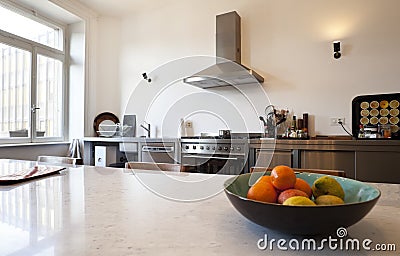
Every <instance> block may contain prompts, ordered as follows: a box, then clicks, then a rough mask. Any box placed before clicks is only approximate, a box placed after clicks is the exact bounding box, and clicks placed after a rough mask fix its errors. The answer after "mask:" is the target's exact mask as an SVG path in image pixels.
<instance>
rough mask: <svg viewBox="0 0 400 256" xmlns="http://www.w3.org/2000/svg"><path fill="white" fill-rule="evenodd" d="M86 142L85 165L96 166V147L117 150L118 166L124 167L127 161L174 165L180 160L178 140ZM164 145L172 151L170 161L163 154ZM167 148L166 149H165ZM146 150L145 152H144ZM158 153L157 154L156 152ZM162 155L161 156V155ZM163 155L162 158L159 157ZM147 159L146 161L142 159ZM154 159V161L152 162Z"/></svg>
mask: <svg viewBox="0 0 400 256" xmlns="http://www.w3.org/2000/svg"><path fill="white" fill-rule="evenodd" d="M83 142H84V155H83V164H84V165H94V164H95V147H96V146H105V147H112V148H113V149H115V150H112V151H115V159H116V163H117V164H121V165H123V163H125V162H126V161H139V162H140V161H144V160H148V161H156V162H167V163H174V162H177V161H175V160H179V151H180V150H179V149H180V147H179V141H178V139H176V138H143V137H111V138H105V137H85V138H84V139H83ZM162 145H164V146H168V147H169V149H172V151H171V150H170V151H169V152H168V154H169V156H170V157H169V159H167V158H166V157H165V154H161V153H166V152H162V149H161V148H162ZM164 148H166V147H164ZM143 149H144V150H143ZM154 151H156V152H154ZM159 153H160V154H159ZM160 155H163V157H162V158H160V157H159V156H160ZM143 157H144V158H145V159H144V160H143V159H142V158H143ZM151 159H152V160H151Z"/></svg>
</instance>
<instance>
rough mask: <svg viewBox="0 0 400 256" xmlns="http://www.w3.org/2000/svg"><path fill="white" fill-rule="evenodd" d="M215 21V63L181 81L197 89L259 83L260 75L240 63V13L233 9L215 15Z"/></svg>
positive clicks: (261, 78)
mask: <svg viewBox="0 0 400 256" xmlns="http://www.w3.org/2000/svg"><path fill="white" fill-rule="evenodd" d="M216 22H217V24H216V30H217V31H216V41H217V42H216V50H217V52H216V55H217V58H216V64H215V65H212V66H210V67H209V68H206V69H204V70H202V71H200V72H198V73H196V74H194V75H192V76H190V77H187V78H185V79H183V81H184V82H185V83H188V84H191V85H194V86H197V87H201V88H214V87H220V86H232V85H240V84H252V83H263V82H264V78H263V77H262V76H260V75H259V74H257V73H256V72H255V71H254V70H251V69H249V68H247V67H245V66H243V65H242V64H241V34H240V16H239V15H238V14H237V12H235V11H233V12H228V13H224V14H220V15H217V18H216Z"/></svg>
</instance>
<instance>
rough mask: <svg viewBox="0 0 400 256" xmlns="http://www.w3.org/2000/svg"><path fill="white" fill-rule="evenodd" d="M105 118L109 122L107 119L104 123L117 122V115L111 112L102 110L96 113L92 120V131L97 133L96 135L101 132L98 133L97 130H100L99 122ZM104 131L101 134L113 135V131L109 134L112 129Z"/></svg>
mask: <svg viewBox="0 0 400 256" xmlns="http://www.w3.org/2000/svg"><path fill="white" fill-rule="evenodd" d="M105 120H109V121H110V122H108V121H107V122H106V123H104V125H110V124H117V123H119V119H118V117H117V116H116V115H114V114H113V113H110V112H103V113H100V114H98V115H97V116H96V117H95V119H94V121H93V129H94V131H95V132H96V133H97V134H98V136H100V135H101V133H99V131H100V128H99V126H100V124H101V123H102V122H103V121H105ZM105 133H107V134H105ZM105 133H104V132H103V134H104V135H105V136H107V137H111V136H113V135H114V134H115V132H114V134H113V135H111V136H110V134H111V133H112V131H105Z"/></svg>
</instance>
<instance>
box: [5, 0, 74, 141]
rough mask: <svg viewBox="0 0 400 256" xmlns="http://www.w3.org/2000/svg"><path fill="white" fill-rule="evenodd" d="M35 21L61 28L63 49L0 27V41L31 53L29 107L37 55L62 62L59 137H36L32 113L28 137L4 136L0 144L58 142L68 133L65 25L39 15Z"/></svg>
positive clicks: (33, 87)
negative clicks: (60, 130) (60, 127)
mask: <svg viewBox="0 0 400 256" xmlns="http://www.w3.org/2000/svg"><path fill="white" fill-rule="evenodd" d="M0 4H1V5H2V6H4V7H6V8H8V7H10V6H12V7H13V8H12V10H13V11H14V12H15V9H18V10H19V11H18V12H16V13H18V14H21V15H24V16H26V17H28V18H31V19H32V13H33V12H30V13H29V12H27V11H26V10H23V9H20V8H21V7H19V6H14V5H13V4H12V3H4V2H3V1H1V2H0ZM34 20H35V21H39V22H41V23H42V24H45V25H47V26H51V27H56V28H60V29H62V33H63V50H62V51H61V50H58V49H54V48H51V47H49V46H46V45H42V44H40V43H37V42H34V41H31V40H29V39H26V38H22V37H20V36H17V35H14V34H11V33H9V32H6V31H3V30H1V29H0V43H4V44H7V45H10V46H12V47H16V48H20V49H22V50H26V51H28V52H30V53H31V54H32V59H31V95H30V96H31V102H30V105H31V107H32V106H33V105H34V104H36V91H37V86H36V84H37V76H36V74H37V55H38V54H40V55H43V56H46V57H51V58H54V59H57V60H59V61H61V62H62V64H63V75H62V92H63V95H62V111H61V113H62V133H61V136H59V137H36V115H35V114H34V113H32V111H31V115H30V137H15V138H6V139H0V144H6V143H15V144H17V143H38V142H60V141H65V140H66V139H67V134H68V120H67V118H68V109H67V105H68V104H67V102H68V88H67V77H68V63H69V62H68V59H67V56H68V54H67V53H68V51H67V47H68V45H67V43H66V42H67V38H66V35H67V33H66V30H67V28H66V26H65V25H64V24H59V23H57V22H55V21H51V20H50V19H48V18H45V17H42V16H41V17H40V18H37V17H36V18H35V19H34Z"/></svg>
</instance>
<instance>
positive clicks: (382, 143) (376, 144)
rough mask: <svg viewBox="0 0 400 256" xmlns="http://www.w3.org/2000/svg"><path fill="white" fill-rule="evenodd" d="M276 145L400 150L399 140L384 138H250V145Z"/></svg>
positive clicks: (257, 146) (286, 146)
mask: <svg viewBox="0 0 400 256" xmlns="http://www.w3.org/2000/svg"><path fill="white" fill-rule="evenodd" d="M274 144H275V145H276V146H278V147H282V148H288V147H290V148H293V149H297V148H302V149H304V148H315V149H321V148H326V149H342V148H343V149H345V148H347V149H348V148H353V149H355V148H364V149H366V148H371V147H373V148H380V149H385V150H389V151H397V152H400V140H384V139H376V140H374V139H365V140H332V139H326V140H325V139H317V140H314V139H310V140H304V139H277V140H275V139H269V138H261V139H251V140H250V147H253V148H259V147H270V146H271V145H274Z"/></svg>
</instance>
